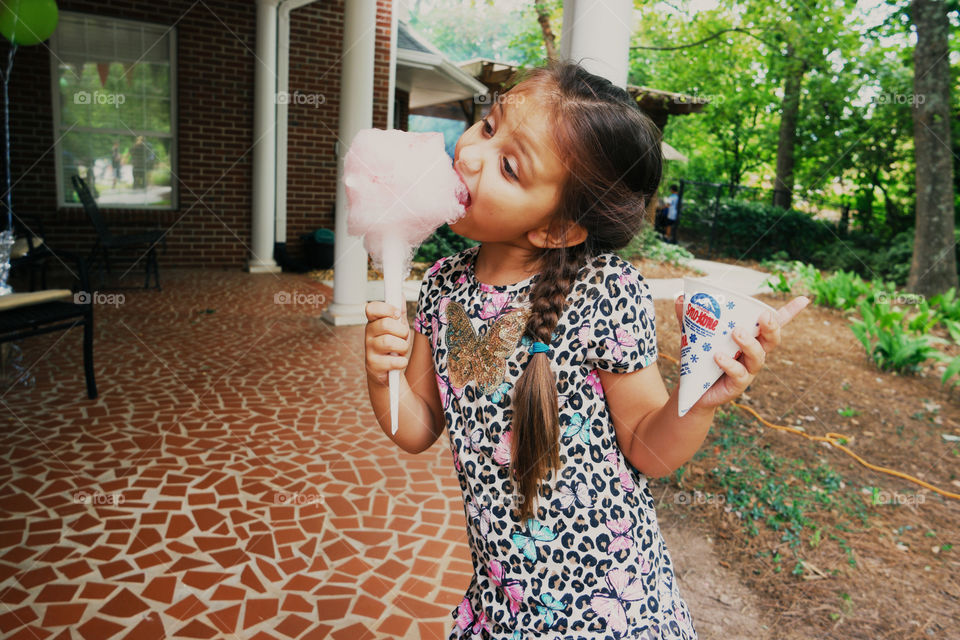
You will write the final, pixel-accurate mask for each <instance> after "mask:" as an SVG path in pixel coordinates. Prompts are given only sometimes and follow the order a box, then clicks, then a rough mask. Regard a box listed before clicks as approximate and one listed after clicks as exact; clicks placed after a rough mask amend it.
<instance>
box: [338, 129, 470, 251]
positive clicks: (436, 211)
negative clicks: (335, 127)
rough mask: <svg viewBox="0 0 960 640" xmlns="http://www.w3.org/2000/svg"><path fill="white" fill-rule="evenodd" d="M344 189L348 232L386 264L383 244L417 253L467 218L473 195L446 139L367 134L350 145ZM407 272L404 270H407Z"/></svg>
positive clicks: (391, 132) (432, 135) (396, 133)
mask: <svg viewBox="0 0 960 640" xmlns="http://www.w3.org/2000/svg"><path fill="white" fill-rule="evenodd" d="M343 183H344V186H345V187H346V192H347V204H348V207H349V215H348V217H347V232H348V233H349V234H350V235H353V236H363V246H364V247H365V248H366V250H367V252H368V253H369V254H370V255H371V257H373V260H374V262H375V263H376V264H377V265H382V264H383V256H384V252H383V245H384V239H393V238H398V239H401V240H402V241H403V244H404V246H405V248H406V250H405V252H404V256H403V257H404V265H403V266H404V267H405V268H409V261H410V259H411V258H412V256H413V251H414V249H416V247H418V246H419V245H420V244H421V243H422V242H423V241H424V240H426V239H427V238H429V237H430V234H432V233H433V232H434V231H435V230H436V229H437V228H438V227H440V226H441V225H442V224H444V223H452V222H456V221H457V220H458V219H459V218H461V217H462V216H463V214H464V212H465V208H464V205H465V204H467V202H468V200H469V197H470V196H469V192H468V191H467V188H466V186H465V185H464V184H463V182H462V181H461V180H460V176H458V175H457V172H456V171H454V170H453V167H452V166H451V162H450V156H448V155H447V153H446V151H445V150H444V146H443V134H440V133H433V132H430V133H409V132H406V131H399V130H397V129H390V130H387V131H384V130H382V129H364V130H362V131H360V132H359V133H358V134H357V135H356V137H355V138H354V140H353V144H351V145H350V150H349V151H348V152H347V157H346V160H345V161H344V172H343ZM405 270H406V269H405Z"/></svg>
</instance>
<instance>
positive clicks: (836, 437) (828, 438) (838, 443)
mask: <svg viewBox="0 0 960 640" xmlns="http://www.w3.org/2000/svg"><path fill="white" fill-rule="evenodd" d="M660 356H661V357H663V358H666V359H667V360H669V361H671V362H673V363H674V364H680V363H679V362H678V361H677V359H676V358H673V357H672V356H668V355H667V354H665V353H661V354H660ZM730 404H732V405H733V406H735V407H736V408H738V409H742V410H744V411H747V412H749V413H751V414H753V417H755V418H756V419H757V420H759V421H760V422H761V423H762V424H764V425H766V426H768V427H770V428H771V429H778V430H780V431H787V432H789V433H794V434H797V435H800V436H803V437H804V438H806V439H808V440H814V441H817V442H826V443H828V444H829V445H830V446H832V447H836V448H837V449H839V450H840V451H843V452H844V453H845V454H847V455H848V456H850V457H851V458H853V459H854V460H856V461H857V462H859V463H860V464H862V465H863V466H865V467H866V468H867V469H870V470H872V471H878V472H880V473H886V474H888V475H891V476H895V477H897V478H901V479H903V480H907V481H909V482H913V483H914V484H918V485H920V486H921V487H925V488H927V489H930V490H931V491H935V492H937V493H939V494H940V495H942V496H944V497H945V498H953V499H954V500H960V493H953V492H951V491H946V490H944V489H940V488H939V487H935V486H933V485H932V484H930V483H929V482H924V481H923V480H920V479H919V478H914V477H913V476H911V475H907V474H906V473H903V472H901V471H896V470H895V469H888V468H886V467H879V466H877V465H875V464H870V463H869V462H867V461H866V460H864V459H863V458H861V457H860V456H858V455H857V454H855V453H854V452H853V451H851V450H850V449H848V448H847V447H846V446H845V445H844V444H842V441H845V440H849V438H848V437H846V436H844V435H842V434H839V433H828V434H826V435H823V436H812V435H810V434H808V433H805V432H803V431H801V430H800V429H795V428H793V427H787V426H785V425H780V424H773V423H772V422H768V421H766V420H764V419H763V418H761V417H760V414H758V413H757V412H756V411H754V410H753V409H751V408H750V407H748V406H745V405H742V404H740V403H739V402H733V401H731V403H730Z"/></svg>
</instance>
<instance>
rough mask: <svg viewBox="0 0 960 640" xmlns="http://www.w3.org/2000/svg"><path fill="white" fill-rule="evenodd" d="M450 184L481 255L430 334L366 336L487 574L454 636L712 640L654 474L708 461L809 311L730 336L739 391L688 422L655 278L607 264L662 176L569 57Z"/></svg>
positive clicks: (603, 85) (379, 393) (628, 108)
mask: <svg viewBox="0 0 960 640" xmlns="http://www.w3.org/2000/svg"><path fill="white" fill-rule="evenodd" d="M454 168H455V169H456V170H457V171H458V172H459V174H460V176H461V178H462V179H463V181H464V183H465V184H466V185H467V187H468V188H469V191H470V199H469V202H468V208H467V212H466V215H465V216H464V218H462V219H461V220H460V221H458V222H457V223H456V224H454V225H452V226H451V228H452V229H453V231H455V232H456V233H459V234H460V235H463V236H465V237H467V238H471V239H473V240H477V241H479V242H480V243H481V244H480V245H478V246H475V247H472V248H470V249H467V250H465V251H462V252H460V253H458V254H457V255H454V256H451V257H448V258H443V259H441V260H439V261H438V262H437V263H436V264H434V265H433V267H431V268H430V270H429V271H428V272H427V276H426V278H425V279H424V281H423V285H422V287H421V290H420V299H419V303H418V310H417V316H416V327H415V329H416V331H415V332H410V331H409V329H408V327H407V324H406V314H405V313H403V312H402V310H400V309H396V308H395V307H392V306H389V305H386V304H385V303H383V302H371V303H369V304H368V305H367V309H366V313H367V319H368V320H369V323H368V324H367V327H366V336H365V347H366V367H367V383H368V388H369V393H370V400H371V403H372V405H373V409H374V412H375V413H376V415H377V418H378V421H379V422H380V425H381V428H382V429H383V432H384V433H385V434H387V436H388V437H391V438H392V439H393V441H394V442H395V443H396V444H397V445H398V446H399V447H400V448H402V449H403V450H404V451H407V452H410V453H419V452H421V451H424V450H426V449H427V448H429V447H430V446H431V445H432V444H433V443H434V441H436V440H437V438H439V437H440V435H441V434H442V433H443V430H444V428H445V427H446V429H447V431H448V436H449V442H450V448H451V451H452V454H453V462H454V465H455V467H456V470H457V475H458V478H459V482H460V487H461V489H462V490H463V500H464V507H465V514H466V517H467V528H468V536H469V543H470V548H471V558H472V560H473V566H474V575H473V579H472V581H471V583H470V586H469V588H468V589H467V593H466V594H465V596H464V598H463V601H462V602H461V604H460V605H459V606H458V607H457V608H456V609H454V610H453V612H452V617H453V624H452V630H451V632H450V635H449V638H460V637H480V638H497V639H503V640H507V639H513V638H549V639H551V640H553V639H555V638H556V639H559V638H649V639H651V640H652V639H654V638H686V639H692V638H696V632H695V631H694V628H693V623H692V621H691V619H690V614H689V611H688V610H687V607H686V604H685V603H684V601H683V600H682V598H681V596H680V593H679V591H678V589H677V585H676V582H675V581H674V572H673V566H672V562H671V559H670V554H669V553H668V552H667V548H666V546H665V544H664V540H663V538H662V536H661V534H660V530H659V527H658V524H657V518H656V514H655V513H654V505H653V499H652V497H651V495H650V491H649V490H648V488H647V480H646V479H647V477H661V476H665V475H667V474H670V473H671V472H672V471H673V470H674V469H676V468H678V467H679V466H680V465H682V464H683V463H684V462H686V461H687V460H689V459H690V458H691V457H692V456H693V454H694V453H695V452H696V450H697V448H698V447H699V446H700V444H701V442H702V441H703V439H704V437H705V436H706V433H707V430H708V429H709V427H710V423H711V421H712V419H713V415H714V412H715V410H716V408H717V406H719V405H721V404H723V403H725V402H727V401H729V400H731V399H733V398H735V397H736V396H738V395H739V394H740V393H741V392H742V391H743V390H744V389H746V387H747V385H749V384H750V382H751V381H752V380H753V378H754V376H755V375H756V374H757V372H758V371H759V370H760V368H761V367H762V366H763V361H764V354H765V352H766V351H770V350H771V349H772V348H774V347H775V346H776V345H777V344H779V342H780V326H781V325H783V324H785V323H786V322H788V321H789V320H790V319H791V318H792V317H793V316H794V315H796V313H798V312H799V311H800V310H801V309H802V308H803V307H804V306H805V304H806V303H807V302H809V301H808V300H806V299H805V298H797V299H795V300H794V301H792V302H791V303H790V304H788V305H787V306H785V307H784V308H783V309H781V310H780V311H779V313H778V317H776V318H774V317H765V318H762V319H761V322H760V333H759V336H758V337H757V338H753V337H750V336H749V335H743V336H740V335H735V339H736V341H737V344H738V345H739V346H740V349H741V351H742V356H741V357H739V358H738V359H733V358H727V357H717V358H716V361H717V364H718V365H719V366H720V367H721V368H722V369H723V371H724V372H725V375H723V376H721V378H720V379H719V380H718V381H717V382H716V383H715V384H714V385H713V386H712V387H711V388H710V389H709V390H708V392H707V393H706V394H705V395H704V396H703V397H702V398H701V400H700V401H699V402H698V403H697V404H696V405H694V407H693V408H692V409H691V410H690V411H689V412H688V413H687V414H686V415H685V416H684V417H683V418H678V417H677V392H676V390H674V392H673V393H670V394H668V393H667V390H666V388H665V386H664V384H663V380H662V379H661V377H660V374H659V372H658V370H657V366H656V360H657V341H656V333H655V329H654V307H653V300H652V298H651V296H650V294H649V291H648V287H647V284H646V283H645V282H644V281H643V278H642V276H640V274H639V273H638V272H637V270H636V269H635V268H634V267H633V266H632V265H631V264H630V263H628V262H626V261H624V260H622V259H621V258H619V257H618V256H617V255H616V254H615V253H612V252H613V251H614V250H616V249H618V248H621V247H623V246H625V245H626V244H627V243H628V242H629V241H630V240H631V238H633V236H634V235H635V234H636V233H637V231H638V230H639V228H640V226H641V223H642V220H643V217H644V214H645V208H646V205H647V203H648V202H649V201H650V200H651V199H652V197H653V196H654V194H655V193H656V190H657V186H658V184H659V182H660V174H661V155H660V134H659V132H658V130H657V129H656V127H655V126H654V125H653V123H652V122H651V121H650V119H649V118H647V117H646V116H645V115H643V114H642V113H641V112H640V111H639V110H638V109H637V108H636V106H635V103H634V102H633V101H632V100H631V98H630V97H629V95H628V94H627V93H626V92H625V91H623V90H622V89H620V88H618V87H616V86H614V85H612V84H611V83H610V82H609V81H607V80H605V79H603V78H600V77H598V76H595V75H592V74H590V73H588V72H586V71H585V70H584V69H583V68H582V67H580V66H578V65H575V64H572V63H564V62H561V63H552V64H550V65H548V66H547V67H545V68H541V69H535V70H533V71H532V72H531V73H530V74H529V76H528V77H527V78H526V79H524V80H523V82H521V83H520V84H518V85H516V86H514V87H513V88H512V89H511V90H510V91H509V92H507V93H505V94H503V95H502V96H500V97H499V98H498V99H497V101H496V103H495V104H494V105H493V107H492V109H491V111H490V114H489V116H487V117H486V118H484V119H483V120H482V121H481V122H479V123H477V124H475V125H473V126H472V127H470V128H469V129H468V130H467V131H466V132H464V134H463V135H462V136H461V137H460V140H459V141H458V142H457V146H456V150H455V156H454ZM682 304H683V303H682V298H678V300H677V302H676V310H677V315H678V319H679V316H680V313H681V310H682ZM391 352H393V353H398V354H400V355H390V354H391ZM391 369H404V370H405V375H404V376H401V391H400V394H401V398H400V404H401V406H400V425H399V429H398V431H397V433H396V435H391V434H390V418H389V413H390V412H389V393H388V386H387V374H388V372H389V371H390V370H391Z"/></svg>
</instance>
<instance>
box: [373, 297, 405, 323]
mask: <svg viewBox="0 0 960 640" xmlns="http://www.w3.org/2000/svg"><path fill="white" fill-rule="evenodd" d="M364 311H365V312H366V314H367V321H368V322H372V321H374V320H379V319H380V318H396V319H400V318H401V317H402V316H403V314H402V313H401V312H400V309H398V308H397V307H395V306H393V305H392V304H387V303H386V302H381V301H379V300H373V301H371V302H368V303H367V306H366V307H365V308H364Z"/></svg>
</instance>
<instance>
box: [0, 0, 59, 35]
mask: <svg viewBox="0 0 960 640" xmlns="http://www.w3.org/2000/svg"><path fill="white" fill-rule="evenodd" d="M4 5H5V7H4V8H3V9H2V10H0V33H2V34H3V35H4V36H5V37H6V38H7V40H9V41H10V42H12V43H13V44H16V45H27V44H39V43H41V42H43V41H44V40H46V39H47V38H49V37H50V34H52V33H53V30H54V29H56V28H57V18H58V17H59V12H58V11H57V3H56V0H6V2H5V3H4Z"/></svg>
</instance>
